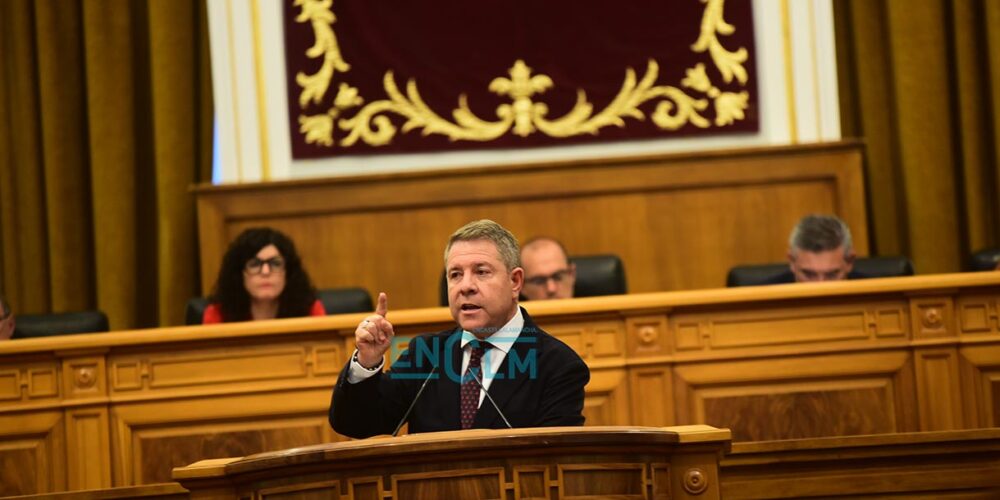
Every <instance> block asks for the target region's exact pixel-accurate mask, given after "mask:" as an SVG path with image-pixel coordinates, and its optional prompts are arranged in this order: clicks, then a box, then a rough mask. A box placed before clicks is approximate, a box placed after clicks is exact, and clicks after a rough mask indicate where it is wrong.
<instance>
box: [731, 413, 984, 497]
mask: <svg viewBox="0 0 1000 500" xmlns="http://www.w3.org/2000/svg"><path fill="white" fill-rule="evenodd" d="M721 474H722V497H723V498H727V499H742V498H805V497H809V498H813V497H822V498H927V499H931V498H962V499H973V498H974V499H995V498H1000V429H985V430H978V431H951V432H922V433H907V434H892V435H881V436H863V437H849V438H820V439H804V440H795V441H776V442H767V443H734V444H733V446H732V452H731V453H729V454H728V455H727V456H726V457H725V458H724V459H723V460H722V462H721Z"/></svg>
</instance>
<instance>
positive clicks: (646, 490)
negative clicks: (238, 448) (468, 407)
mask: <svg viewBox="0 0 1000 500" xmlns="http://www.w3.org/2000/svg"><path fill="white" fill-rule="evenodd" d="M728 440H729V432H728V431H726V430H724V429H714V428H712V427H708V426H686V427H673V428H650V427H646V428H642V427H591V428H581V427H554V428H537V429H510V430H506V429H504V430H482V429H477V430H471V431H453V432H436V433H426V434H418V435H413V436H401V437H397V438H392V437H377V438H371V439H366V440H360V441H352V442H347V443H336V444H331V445H321V446H314V447H309V448H304V449H300V450H286V451H281V452H275V453H265V454H261V455H256V456H251V457H246V458H242V459H220V460H206V461H203V462H199V463H195V464H192V465H190V466H187V467H182V468H178V469H175V470H174V478H175V479H176V480H177V481H179V482H180V483H181V485H182V486H184V487H185V488H187V489H188V490H190V491H191V494H192V498H199V497H204V498H208V497H210V498H215V499H219V500H222V499H228V498H234V499H235V498H261V499H272V498H280V499H282V500H292V499H296V500H301V499H312V498H336V497H337V496H341V498H346V499H352V500H353V499H358V498H376V499H383V498H393V499H395V500H409V499H426V498H484V499H491V498H496V499H508V498H522V499H532V498H533V499H542V498H544V499H551V498H560V499H579V500H590V499H597V498H617V499H624V500H631V499H634V500H644V499H648V498H657V499H664V498H699V499H705V500H708V499H714V498H719V475H718V465H717V464H718V461H719V459H720V458H721V456H722V453H723V451H724V450H725V449H726V448H727V447H728V443H729V441H728Z"/></svg>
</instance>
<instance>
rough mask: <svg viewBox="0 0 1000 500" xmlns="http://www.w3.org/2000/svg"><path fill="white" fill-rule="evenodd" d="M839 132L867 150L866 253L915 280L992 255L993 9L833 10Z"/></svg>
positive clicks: (998, 57) (997, 213) (925, 5)
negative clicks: (902, 260) (884, 258)
mask: <svg viewBox="0 0 1000 500" xmlns="http://www.w3.org/2000/svg"><path fill="white" fill-rule="evenodd" d="M834 8H835V20H836V23H837V25H836V33H837V57H838V64H837V67H838V73H839V81H840V94H841V117H842V130H843V134H844V136H845V137H863V138H864V140H865V142H866V147H867V151H866V153H867V169H868V170H867V183H868V194H869V198H870V202H869V205H868V206H869V221H870V223H869V228H870V230H871V233H872V239H871V240H872V247H873V248H872V250H873V251H874V252H878V253H880V254H883V255H888V254H906V255H909V256H910V257H911V258H912V259H913V261H914V263H915V265H916V267H917V271H918V272H919V273H936V272H945V271H957V270H959V269H961V268H962V266H963V264H964V262H965V259H966V256H967V255H968V254H969V253H970V252H973V251H976V250H980V249H983V248H986V247H994V246H997V245H1000V226H998V225H1000V200H998V178H1000V176H998V171H1000V162H998V154H997V153H998V149H997V145H998V144H1000V141H998V139H1000V31H998V30H996V29H990V28H989V27H990V26H993V27H995V26H997V24H998V23H1000V4H998V3H997V2H990V1H988V2H981V1H957V2H948V1H941V0H920V1H901V0H899V1H897V0H882V1H870V0H843V1H836V2H834Z"/></svg>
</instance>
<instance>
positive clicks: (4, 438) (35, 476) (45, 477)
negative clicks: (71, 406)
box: [0, 411, 66, 496]
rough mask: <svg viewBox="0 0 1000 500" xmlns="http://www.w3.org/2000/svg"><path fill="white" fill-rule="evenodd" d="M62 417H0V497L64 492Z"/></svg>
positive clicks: (53, 413) (55, 413)
mask: <svg viewBox="0 0 1000 500" xmlns="http://www.w3.org/2000/svg"><path fill="white" fill-rule="evenodd" d="M65 449H66V442H65V428H64V422H63V414H62V412H58V411H37V412H26V413H21V412H19V413H14V414H0V496H9V495H30V494H35V493H47V492H51V491H60V490H64V489H66V459H65V456H66V455H65Z"/></svg>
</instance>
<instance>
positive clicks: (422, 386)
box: [392, 365, 499, 437]
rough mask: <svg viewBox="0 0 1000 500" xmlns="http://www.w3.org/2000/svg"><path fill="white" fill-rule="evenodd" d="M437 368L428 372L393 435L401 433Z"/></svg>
mask: <svg viewBox="0 0 1000 500" xmlns="http://www.w3.org/2000/svg"><path fill="white" fill-rule="evenodd" d="M437 369H438V367H437V365H434V368H431V371H430V373H428V374H427V378H425V379H424V383H423V384H420V389H419V390H418V391H417V395H416V396H413V402H411V403H410V407H409V408H407V409H406V413H404V414H403V418H401V419H399V424H397V425H396V430H394V431H392V437H396V435H397V434H399V430H400V429H402V428H403V424H405V423H406V419H407V418H409V417H410V412H412V411H413V407H414V406H416V405H417V400H418V399H420V395H421V394H423V393H424V388H425V387H427V382H430V381H431V377H433V376H434V374H435V373H437ZM497 411H499V410H497Z"/></svg>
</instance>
